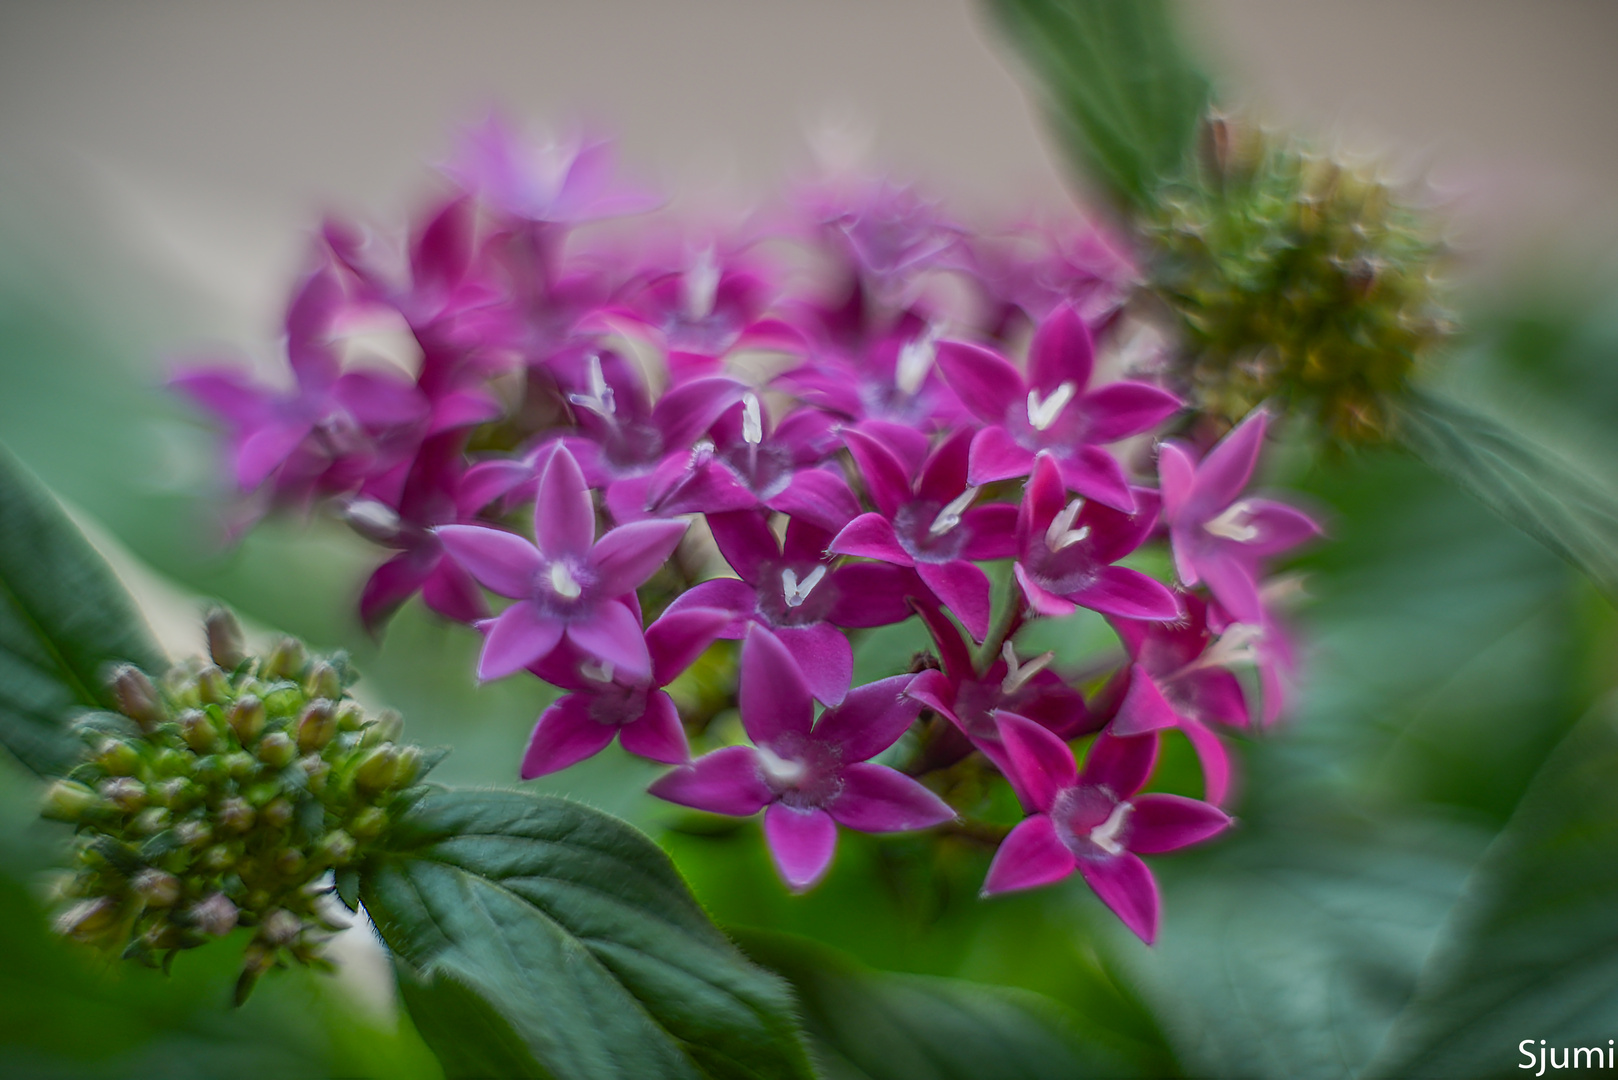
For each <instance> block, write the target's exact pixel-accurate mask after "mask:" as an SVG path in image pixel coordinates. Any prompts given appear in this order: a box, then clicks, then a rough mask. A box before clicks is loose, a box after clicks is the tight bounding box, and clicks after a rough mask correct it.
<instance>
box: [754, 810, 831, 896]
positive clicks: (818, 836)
mask: <svg viewBox="0 0 1618 1080" xmlns="http://www.w3.org/2000/svg"><path fill="white" fill-rule="evenodd" d="M764 839H765V841H766V842H768V844H769V846H770V856H771V857H772V858H773V859H774V860H775V868H776V869H777V870H779V871H780V873H781V880H783V881H785V882H786V883H787V887H788V888H789V889H791V890H792V891H793V892H803V891H805V890H806V889H808V888H809V887H810V886H812V885H814V884H815V882H817V881H819V880H820V878H821V876H822V875H824V874H825V873H826V870H827V869H828V868H829V867H830V866H831V857H832V855H833V854H835V853H836V851H837V825H836V823H834V822H833V821H832V819H831V815H830V814H827V813H826V811H824V810H820V809H811V810H796V809H793V808H792V807H790V806H788V805H786V804H785V803H779V802H777V803H771V804H770V808H769V809H768V810H766V811H764Z"/></svg>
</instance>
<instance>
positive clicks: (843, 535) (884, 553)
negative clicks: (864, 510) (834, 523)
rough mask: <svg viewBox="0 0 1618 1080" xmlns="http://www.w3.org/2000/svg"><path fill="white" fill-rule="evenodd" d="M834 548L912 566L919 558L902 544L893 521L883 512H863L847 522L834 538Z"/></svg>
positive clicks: (845, 553) (850, 553)
mask: <svg viewBox="0 0 1618 1080" xmlns="http://www.w3.org/2000/svg"><path fill="white" fill-rule="evenodd" d="M831 550H832V551H835V552H836V553H837V554H839V555H855V556H858V557H859V558H862V559H878V560H880V561H882V562H885V563H892V564H894V565H895V566H910V565H913V563H914V562H915V560H913V559H912V558H911V557H910V553H909V552H907V551H906V550H905V549H904V547H903V546H902V545H900V543H899V537H898V535H897V534H895V533H894V531H893V525H892V523H891V522H890V521H889V520H888V518H886V517H883V516H882V515H881V514H861V515H860V516H859V517H857V518H855V519H854V520H853V521H850V522H849V523H848V524H847V525H845V526H843V531H842V532H840V533H838V534H837V535H836V536H835V537H834V538H833V539H832V542H831Z"/></svg>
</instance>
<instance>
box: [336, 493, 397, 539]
mask: <svg viewBox="0 0 1618 1080" xmlns="http://www.w3.org/2000/svg"><path fill="white" fill-rule="evenodd" d="M343 516H344V517H345V518H347V519H348V523H349V524H350V525H352V526H354V527H355V528H356V529H358V530H359V531H360V532H362V533H364V534H365V535H367V536H371V537H379V538H380V537H388V536H392V535H394V534H395V533H397V532H398V531H399V515H398V514H397V513H395V512H394V509H393V507H391V506H389V505H388V504H387V503H383V502H378V501H377V500H375V499H354V500H352V501H350V502H349V504H348V505H347V506H345V507H343Z"/></svg>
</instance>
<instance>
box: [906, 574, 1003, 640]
mask: <svg viewBox="0 0 1618 1080" xmlns="http://www.w3.org/2000/svg"><path fill="white" fill-rule="evenodd" d="M916 573H917V574H919V575H920V576H921V580H922V581H924V582H925V583H926V584H927V587H928V588H929V589H931V590H932V591H933V595H934V596H936V597H938V599H939V601H940V602H941V603H942V604H943V605H944V607H946V608H948V609H949V611H950V613H951V614H953V615H954V616H955V617H956V618H957V619H960V620H961V625H962V626H964V627H966V632H967V633H969V634H971V635H972V639H973V640H974V641H982V640H983V636H984V635H985V634H987V633H988V632H989V615H990V600H989V592H990V586H989V575H987V574H985V573H984V572H983V571H982V570H979V569H978V568H977V567H976V566H973V565H972V564H971V563H969V562H966V561H964V560H957V561H955V562H948V563H920V564H918V565H917V567H916Z"/></svg>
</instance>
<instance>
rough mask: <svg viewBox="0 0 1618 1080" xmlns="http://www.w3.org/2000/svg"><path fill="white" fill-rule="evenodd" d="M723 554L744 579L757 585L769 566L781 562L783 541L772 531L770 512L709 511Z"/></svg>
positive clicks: (715, 540) (717, 542) (710, 521)
mask: <svg viewBox="0 0 1618 1080" xmlns="http://www.w3.org/2000/svg"><path fill="white" fill-rule="evenodd" d="M707 520H708V529H709V531H711V532H712V533H713V539H714V543H715V544H716V545H718V547H719V554H721V555H723V556H724V557H725V561H726V562H728V563H729V564H730V567H731V569H732V570H735V571H736V573H738V574H740V575H741V578H742V580H743V581H746V582H750V583H751V584H753V585H757V584H758V583H759V581H760V580H761V579H762V578H763V576H764V573H765V568H766V567H767V566H768V565H770V564H771V563H775V562H779V561H780V558H781V545H780V543H779V542H778V541H777V540H776V539H775V534H774V533H773V532H771V531H770V523H769V520H768V517H767V515H765V514H763V513H761V512H760V511H757V510H731V511H728V512H726V513H717V514H709V515H707Z"/></svg>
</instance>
